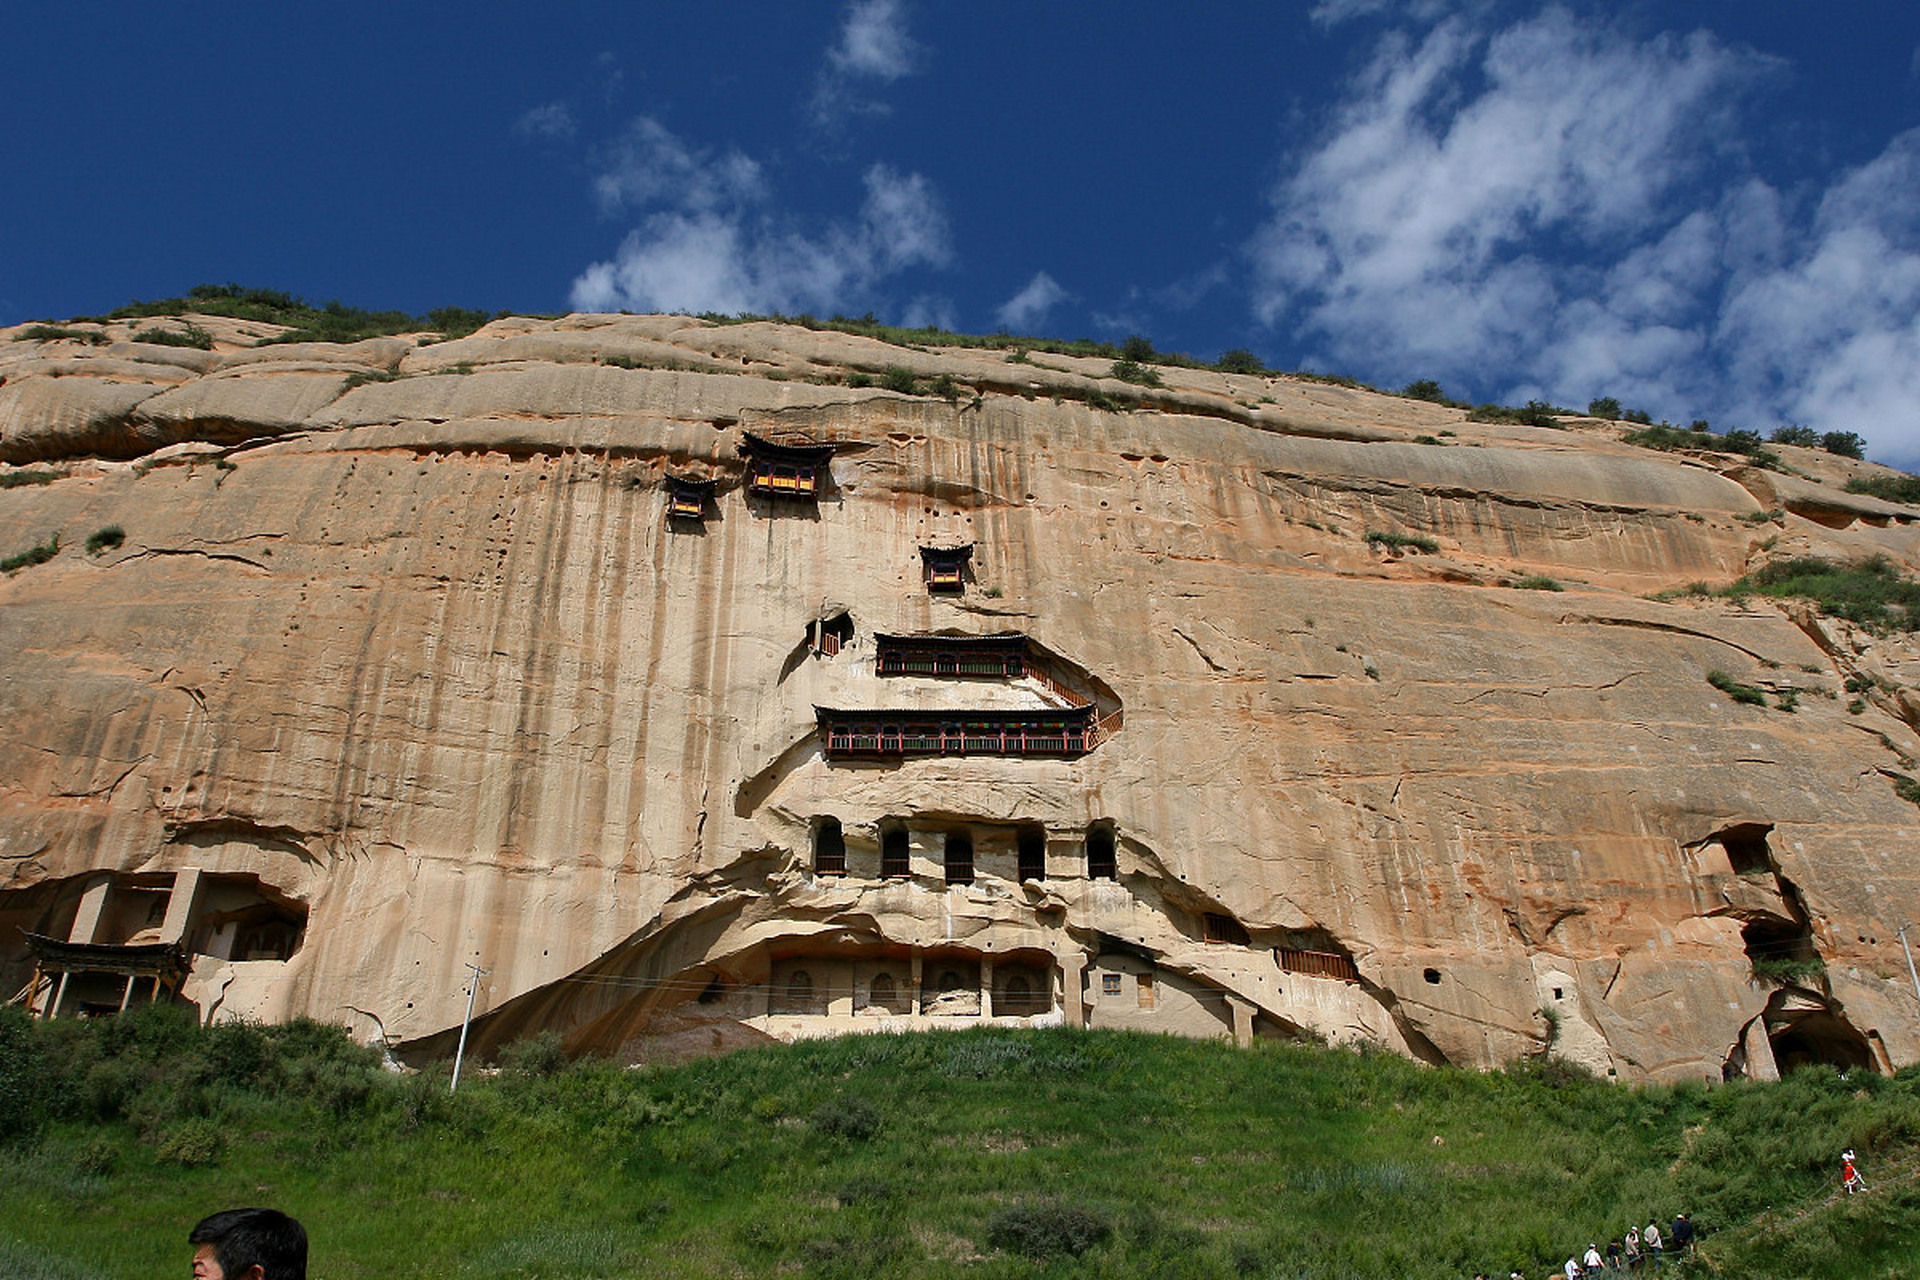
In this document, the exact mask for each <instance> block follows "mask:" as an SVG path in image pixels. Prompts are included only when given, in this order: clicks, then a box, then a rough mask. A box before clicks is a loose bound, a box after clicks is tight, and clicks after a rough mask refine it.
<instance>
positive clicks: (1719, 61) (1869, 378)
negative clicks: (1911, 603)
mask: <svg viewBox="0 0 1920 1280" xmlns="http://www.w3.org/2000/svg"><path fill="white" fill-rule="evenodd" d="M1371 7H1372V6H1369V5H1368V4H1367V3H1366V0H1353V2H1352V3H1333V4H1329V5H1326V6H1323V8H1324V9H1325V10H1326V11H1327V13H1328V14H1329V15H1330V16H1332V15H1334V14H1335V13H1336V12H1337V13H1346V14H1348V15H1349V16H1352V15H1354V14H1358V13H1359V12H1361V11H1362V10H1368V9H1370V8H1371ZM1776 67H1777V64H1776V63H1774V62H1773V61H1772V60H1770V59H1767V58H1765V57H1763V56H1761V55H1759V54H1757V53H1754V52H1752V51H1750V50H1745V49H1738V48H1733V47H1729V46H1726V45H1723V44H1721V43H1719V42H1718V41H1716V40H1715V39H1714V38H1713V37H1712V36H1710V35H1706V34H1704V33H1696V34H1694V35H1690V36H1672V35H1663V36H1659V37H1655V38H1652V39H1645V40H1641V39H1635V38H1632V37H1630V36H1628V35H1626V34H1624V33H1622V32H1621V31H1620V30H1618V29H1615V28H1611V27H1607V26H1605V25H1600V26H1592V25H1581V24H1577V23H1576V22H1575V20H1574V19H1573V18H1572V17H1571V16H1570V15H1569V14H1568V13H1567V12H1566V11H1564V10H1562V9H1559V8H1549V9H1547V10H1545V11H1543V12H1542V13H1540V14H1539V15H1537V16H1535V17H1532V18H1529V19H1527V20H1524V21H1520V22H1516V23H1513V24H1511V25H1509V26H1506V27H1504V28H1502V29H1498V30H1495V29H1491V28H1486V27H1484V26H1480V25H1476V24H1475V22H1474V21H1472V20H1469V19H1466V18H1461V17H1458V16H1455V17H1451V18H1447V19H1445V20H1443V21H1441V22H1440V23H1439V24H1438V25H1436V26H1434V27H1433V28H1432V29H1431V30H1429V31H1427V32H1426V33H1425V34H1424V36H1421V37H1419V38H1415V37H1413V36H1410V35H1408V34H1407V33H1405V32H1404V31H1389V32H1387V33H1386V34H1384V35H1382V36H1381V37H1380V38H1379V41H1378V43H1377V45H1376V47H1375V50H1374V54H1373V57H1372V58H1371V59H1370V61H1369V62H1368V63H1367V65H1366V66H1365V67H1364V68H1363V69H1362V70H1361V71H1359V72H1358V73H1357V74H1356V75H1355V76H1354V78H1353V81H1352V83H1351V85H1350V87H1349V92H1348V93H1347V95H1346V97H1345V98H1344V100H1343V101H1342V102H1341V103H1340V104H1339V106H1338V107H1337V109H1336V110H1335V112H1334V114H1333V116H1332V119H1331V121H1330V123H1329V125H1328V126H1327V128H1326V129H1325V131H1324V132H1323V134H1322V135H1321V136H1319V137H1318V138H1316V139H1314V140H1313V141H1312V142H1311V143H1310V145H1309V146H1308V148H1307V149H1306V151H1305V152H1304V153H1303V154H1302V155H1301V156H1299V157H1298V159H1297V163H1296V164H1295V167H1294V168H1293V170H1292V172H1291V173H1290V174H1289V176H1287V177H1286V178H1285V179H1284V180H1283V181H1282V182H1281V183H1280V184H1279V185H1278V187H1277V188H1276V190H1275V191H1274V193H1273V213H1272V216H1271V218H1270V219H1269V221H1268V222H1267V224H1266V225H1265V226H1264V227H1263V228H1262V229H1261V231H1260V232H1259V234H1258V235H1257V236H1256V237H1255V239H1254V241H1253V242H1252V244H1251V245H1250V254H1251V257H1252V260H1253V264H1254V268H1255V278H1256V286H1255V291H1254V299H1253V300H1254V307H1255V312H1256V314H1257V315H1258V316H1259V317H1260V318H1261V319H1262V320H1263V321H1265V322H1266V323H1268V324H1270V325H1273V326H1275V327H1277V328H1284V329H1285V330H1287V331H1288V332H1290V333H1291V334H1292V335H1293V337H1294V339H1295V341H1296V342H1297V343H1298V344H1300V345H1301V346H1302V347H1304V348H1307V349H1309V350H1310V351H1311V352H1312V354H1313V356H1314V357H1315V359H1316V361H1324V362H1325V363H1326V364H1328V365H1329V366H1331V367H1333V368H1337V369H1339V370H1341V371H1342V372H1351V373H1356V374H1359V375H1361V376H1365V377H1370V378H1372V379H1375V380H1377V381H1383V382H1392V381H1397V380H1405V379H1410V378H1415V377H1434V378H1438V379H1439V380H1441V381H1442V382H1443V383H1447V384H1449V385H1453V386H1455V387H1456V389H1457V390H1459V389H1465V390H1468V391H1469V393H1470V394H1474V395H1476V396H1481V395H1485V396H1498V397H1499V398H1502V399H1506V400H1509V401H1518V400H1523V399H1526V398H1528V397H1531V396H1536V395H1537V396H1540V397H1542V398H1545V399H1549V400H1554V401H1556V402H1559V403H1562V404H1574V405H1584V404H1585V403H1586V401H1587V400H1588V399H1589V398H1591V397H1593V396H1596V395H1614V396H1617V397H1619V398H1620V399H1621V400H1623V401H1625V402H1626V403H1627V404H1628V405H1629V406H1635V407H1640V408H1644V409H1646V410H1648V411H1650V412H1652V413H1654V414H1656V415H1660V416H1666V417H1670V418H1672V419H1673V420H1675V421H1688V420H1690V419H1691V418H1693V417H1696V416H1704V417H1710V418H1711V419H1713V420H1714V421H1715V425H1716V426H1719V427H1721V428H1723V429H1724V428H1725V427H1728V426H1749V427H1754V428H1757V429H1761V430H1765V429H1767V428H1768V427H1771V426H1774V425H1778V424H1780V423H1783V422H1790V421H1791V422H1801V423H1805V424H1807V425H1810V426H1815V427H1817V428H1819V429H1821V430H1839V431H1858V432H1860V433H1861V434H1862V435H1864V436H1866V437H1867V439H1868V441H1869V444H1870V448H1871V449H1872V451H1873V452H1874V454H1875V456H1876V457H1883V458H1886V459H1887V460H1889V461H1895V462H1904V463H1908V464H1911V463H1913V462H1915V461H1920V130H1915V131H1913V132H1911V133H1907V134H1903V135H1901V136H1899V137H1896V138H1894V139H1893V140H1892V141H1891V142H1890V143H1889V144H1888V146H1887V147H1886V148H1885V150H1884V151H1883V152H1882V153H1881V154H1880V155H1879V156H1878V157H1876V158H1875V159H1873V160H1872V161H1870V162H1868V163H1867V164H1864V165H1861V166H1860V167H1858V168H1856V169H1852V170H1847V171H1844V172H1841V173H1838V174H1835V175H1832V176H1830V177H1829V178H1828V179H1827V180H1826V188H1825V190H1824V191H1820V190H1818V189H1815V190H1813V191H1812V192H1811V194H1809V195H1804V196H1790V195H1788V194H1785V193H1783V192H1782V191H1780V190H1778V189H1776V188H1775V187H1774V186H1772V185H1770V184H1769V183H1767V182H1766V181H1764V180H1762V179H1761V178H1760V177H1758V176H1757V175H1755V174H1754V173H1753V172H1752V171H1751V169H1750V167H1749V166H1748V165H1747V164H1746V163H1745V162H1744V160H1743V159H1742V157H1743V155H1744V154H1745V152H1746V150H1747V149H1748V147H1749V146H1750V142H1749V140H1748V139H1746V138H1744V137H1743V136H1742V133H1741V129H1742V125H1743V121H1742V120H1741V119H1740V117H1739V114H1738V112H1739V104H1740V101H1741V99H1742V96H1743V94H1744V93H1745V92H1746V91H1747V90H1749V89H1750V88H1752V87H1754V86H1756V85H1758V84H1762V83H1765V82H1766V81H1767V80H1768V79H1769V78H1770V77H1771V76H1772V75H1773V74H1774V73H1775V70H1776ZM1462 382H1464V383H1466V384H1467V386H1466V387H1465V388H1461V387H1459V386H1458V384H1460V383H1462Z"/></svg>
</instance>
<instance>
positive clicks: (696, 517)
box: [666, 475, 714, 523]
mask: <svg viewBox="0 0 1920 1280" xmlns="http://www.w3.org/2000/svg"><path fill="white" fill-rule="evenodd" d="M713 486H714V481H712V480H702V479H699V478H698V477H695V476H672V475H670V476H668V477H667V484H666V488H667V520H668V521H669V522H672V521H675V520H686V521H692V522H696V523H697V522H698V521H700V520H702V519H704V518H705V517H706V514H707V503H708V502H710V501H711V500H712V498H713Z"/></svg>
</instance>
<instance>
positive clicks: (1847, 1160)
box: [1840, 1147, 1867, 1195]
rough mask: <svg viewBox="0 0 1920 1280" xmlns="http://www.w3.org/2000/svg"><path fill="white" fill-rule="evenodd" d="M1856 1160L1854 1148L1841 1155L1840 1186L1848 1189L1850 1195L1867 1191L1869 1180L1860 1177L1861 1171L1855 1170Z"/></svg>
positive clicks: (1849, 1148)
mask: <svg viewBox="0 0 1920 1280" xmlns="http://www.w3.org/2000/svg"><path fill="white" fill-rule="evenodd" d="M1854 1159H1855V1156H1854V1154H1853V1148H1852V1147H1848V1148H1847V1149H1846V1150H1845V1151H1842V1152H1841V1153H1840V1185H1841V1186H1843V1187H1845V1188H1846V1189H1847V1194H1848V1195H1852V1194H1853V1193H1854V1192H1856V1191H1865V1190H1866V1189H1867V1180H1866V1179H1865V1178H1863V1177H1861V1176H1860V1170H1858V1169H1856V1168H1854V1165H1853V1162H1854Z"/></svg>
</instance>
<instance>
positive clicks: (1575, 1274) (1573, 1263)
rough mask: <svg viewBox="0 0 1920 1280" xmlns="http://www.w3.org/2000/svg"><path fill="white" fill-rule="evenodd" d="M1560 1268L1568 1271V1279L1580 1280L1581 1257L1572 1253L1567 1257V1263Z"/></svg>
mask: <svg viewBox="0 0 1920 1280" xmlns="http://www.w3.org/2000/svg"><path fill="white" fill-rule="evenodd" d="M1560 1269H1561V1270H1562V1271H1564V1272H1566V1273H1567V1280H1580V1259H1578V1258H1576V1257H1573V1256H1572V1255H1571V1254H1569V1255H1568V1257H1567V1265H1566V1266H1564V1267H1562V1268H1560Z"/></svg>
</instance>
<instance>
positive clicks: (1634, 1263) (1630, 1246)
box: [1627, 1227, 1646, 1271]
mask: <svg viewBox="0 0 1920 1280" xmlns="http://www.w3.org/2000/svg"><path fill="white" fill-rule="evenodd" d="M1645 1261H1646V1259H1645V1258H1643V1257H1641V1256H1640V1228H1638V1227H1628V1228H1627V1270H1629V1271H1638V1270H1639V1269H1640V1264H1641V1263H1642V1262H1645Z"/></svg>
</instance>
